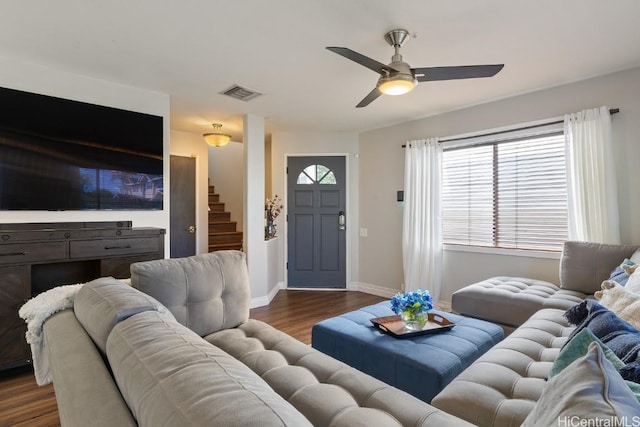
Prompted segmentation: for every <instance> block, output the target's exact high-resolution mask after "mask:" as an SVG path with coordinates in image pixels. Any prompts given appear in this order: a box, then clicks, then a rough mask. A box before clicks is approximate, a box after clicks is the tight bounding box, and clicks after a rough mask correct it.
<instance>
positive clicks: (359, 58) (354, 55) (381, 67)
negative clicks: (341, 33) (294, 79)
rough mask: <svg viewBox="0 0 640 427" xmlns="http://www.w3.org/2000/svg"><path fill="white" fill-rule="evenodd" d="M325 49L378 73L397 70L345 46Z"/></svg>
mask: <svg viewBox="0 0 640 427" xmlns="http://www.w3.org/2000/svg"><path fill="white" fill-rule="evenodd" d="M327 49H328V50H330V51H331V52H335V53H337V54H338V55H341V56H344V57H345V58H347V59H350V60H352V61H354V62H357V63H358V64H360V65H363V66H365V67H367V68H368V69H370V70H373V71H375V72H376V73H378V74H388V73H392V72H395V71H397V70H394V69H393V68H391V67H389V66H388V65H385V64H383V63H382V62H378V61H376V60H375V59H371V58H369V57H368V56H364V55H363V54H361V53H358V52H356V51H354V50H351V49H349V48H346V47H327Z"/></svg>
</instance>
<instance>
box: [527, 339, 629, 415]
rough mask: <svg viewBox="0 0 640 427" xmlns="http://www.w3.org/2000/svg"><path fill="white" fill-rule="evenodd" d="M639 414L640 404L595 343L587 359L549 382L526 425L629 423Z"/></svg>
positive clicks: (583, 359) (590, 348)
mask: <svg viewBox="0 0 640 427" xmlns="http://www.w3.org/2000/svg"><path fill="white" fill-rule="evenodd" d="M638 414H640V404H639V403H638V401H637V400H636V398H635V396H634V395H633V393H632V392H631V390H629V388H628V387H627V385H626V384H625V382H624V381H623V380H622V377H620V375H619V374H618V373H617V372H616V370H615V368H614V367H613V365H612V364H611V362H609V361H608V360H607V358H606V357H605V356H604V354H603V352H602V350H601V349H600V347H599V346H598V345H597V344H596V343H592V344H591V345H590V346H589V350H588V352H587V355H586V356H584V357H581V358H579V359H577V360H576V361H574V362H573V363H572V364H571V365H569V366H568V367H567V369H565V370H564V371H562V372H561V373H560V374H559V375H557V376H555V377H553V378H552V379H551V380H549V382H548V384H547V385H546V386H545V388H544V392H543V393H542V396H541V397H540V399H539V400H538V402H537V403H536V405H535V407H534V409H533V410H532V411H531V413H530V414H529V416H527V418H526V420H525V422H524V424H523V426H545V427H546V426H550V425H557V424H558V423H559V422H560V421H561V420H567V422H568V421H569V420H571V419H575V417H581V418H583V419H586V418H588V419H590V420H598V419H599V420H609V421H613V420H628V421H629V422H630V421H631V420H633V419H634V418H636V417H637V415H638ZM585 425H586V424H585ZM590 425H591V424H590Z"/></svg>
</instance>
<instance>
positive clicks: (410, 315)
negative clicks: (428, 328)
mask: <svg viewBox="0 0 640 427" xmlns="http://www.w3.org/2000/svg"><path fill="white" fill-rule="evenodd" d="M400 317H401V318H402V323H404V327H405V328H407V329H408V330H410V331H421V330H422V328H424V326H425V325H426V324H427V321H428V320H429V312H428V311H420V312H415V311H410V310H405V311H403V312H402V313H401V314H400Z"/></svg>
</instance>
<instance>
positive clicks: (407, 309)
mask: <svg viewBox="0 0 640 427" xmlns="http://www.w3.org/2000/svg"><path fill="white" fill-rule="evenodd" d="M391 309H392V310H393V312H394V313H396V314H401V313H411V314H413V315H415V314H419V313H424V312H426V311H429V310H431V309H433V298H432V297H431V294H430V293H429V291H426V290H425V291H422V290H420V289H418V290H417V291H414V292H407V293H401V292H398V293H397V294H395V295H394V296H393V298H391Z"/></svg>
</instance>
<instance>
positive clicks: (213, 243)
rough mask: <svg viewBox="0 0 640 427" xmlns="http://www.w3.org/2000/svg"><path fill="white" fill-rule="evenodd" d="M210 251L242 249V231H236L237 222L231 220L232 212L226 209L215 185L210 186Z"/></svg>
mask: <svg viewBox="0 0 640 427" xmlns="http://www.w3.org/2000/svg"><path fill="white" fill-rule="evenodd" d="M209 209H210V210H209V252H215V251H222V250H228V249H236V250H239V251H241V250H242V239H243V237H242V231H236V226H237V223H236V222H235V221H231V213H229V212H226V211H225V210H224V203H222V202H221V201H220V195H219V194H216V191H215V187H214V186H209Z"/></svg>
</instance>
